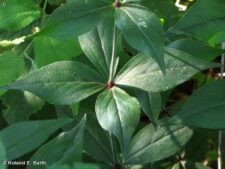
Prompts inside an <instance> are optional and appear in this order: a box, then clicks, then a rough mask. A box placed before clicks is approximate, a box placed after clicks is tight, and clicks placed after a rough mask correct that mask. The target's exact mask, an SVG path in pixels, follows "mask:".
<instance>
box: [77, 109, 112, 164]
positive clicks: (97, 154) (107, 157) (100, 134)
mask: <svg viewBox="0 0 225 169" xmlns="http://www.w3.org/2000/svg"><path fill="white" fill-rule="evenodd" d="M80 112H84V113H86V114H87V124H86V126H85V134H84V150H85V151H86V152H87V153H88V154H90V155H91V156H92V157H93V158H95V159H98V160H100V161H103V162H110V163H112V162H113V160H114V159H113V158H114V157H113V152H112V148H111V146H110V137H109V133H108V132H106V131H105V130H103V129H102V127H101V126H100V125H99V123H98V120H97V118H96V115H95V112H94V111H91V110H89V109H86V108H81V110H80ZM93 126H94V127H93ZM93 145H95V146H93Z"/></svg>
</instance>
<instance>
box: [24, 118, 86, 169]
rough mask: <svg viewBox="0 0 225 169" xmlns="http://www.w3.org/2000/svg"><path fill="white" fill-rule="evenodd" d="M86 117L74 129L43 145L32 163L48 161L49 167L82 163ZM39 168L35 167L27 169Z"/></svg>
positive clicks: (40, 167)
mask: <svg viewBox="0 0 225 169" xmlns="http://www.w3.org/2000/svg"><path fill="white" fill-rule="evenodd" d="M85 122H86V116H84V117H83V119H82V120H81V122H80V123H79V124H78V125H77V126H75V127H74V128H73V129H71V130H69V131H67V132H63V133H60V134H59V135H58V136H57V137H56V138H54V139H53V140H51V141H49V142H48V143H47V144H45V145H43V146H42V147H41V148H40V149H39V150H38V151H37V152H36V153H35V154H34V155H33V156H32V157H31V159H30V161H46V163H47V164H48V165H52V164H54V163H57V164H58V165H59V164H69V165H71V164H73V163H74V162H75V161H80V160H81V157H82V147H83V134H84V126H85ZM35 168H37V167H36V166H34V165H30V166H28V168H27V169H35ZM42 168H43V169H44V168H45V166H38V169H42Z"/></svg>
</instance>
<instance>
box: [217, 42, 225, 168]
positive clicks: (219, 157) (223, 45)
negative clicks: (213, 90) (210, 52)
mask: <svg viewBox="0 0 225 169" xmlns="http://www.w3.org/2000/svg"><path fill="white" fill-rule="evenodd" d="M222 49H225V43H222ZM224 58H225V54H223V55H222V57H221V64H222V66H221V68H220V73H221V79H223V73H224ZM222 136H223V131H219V133H218V157H217V165H218V169H222V139H223V138H222Z"/></svg>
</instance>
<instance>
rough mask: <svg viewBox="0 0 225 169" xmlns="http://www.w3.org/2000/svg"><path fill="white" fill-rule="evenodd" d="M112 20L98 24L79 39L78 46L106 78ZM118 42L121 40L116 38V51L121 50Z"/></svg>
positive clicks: (111, 37) (111, 38)
mask: <svg viewBox="0 0 225 169" xmlns="http://www.w3.org/2000/svg"><path fill="white" fill-rule="evenodd" d="M114 20H115V19H114V18H107V19H105V20H104V21H102V22H100V23H99V24H98V25H97V28H95V29H93V30H91V31H90V32H88V33H86V34H84V35H82V36H80V37H79V41H80V45H81V47H82V49H83V51H84V53H85V54H86V56H87V57H88V59H89V60H90V61H91V62H92V63H93V65H94V66H95V67H96V68H97V69H98V71H99V72H101V73H103V74H104V76H105V77H107V78H108V76H109V69H110V62H111V57H112V45H113V43H112V42H113V33H114V32H113V29H114ZM118 36H119V34H118V35H117V37H118ZM119 40H121V39H120V38H117V46H116V49H117V51H118V50H119V49H120V48H121V47H120V46H121V41H119Z"/></svg>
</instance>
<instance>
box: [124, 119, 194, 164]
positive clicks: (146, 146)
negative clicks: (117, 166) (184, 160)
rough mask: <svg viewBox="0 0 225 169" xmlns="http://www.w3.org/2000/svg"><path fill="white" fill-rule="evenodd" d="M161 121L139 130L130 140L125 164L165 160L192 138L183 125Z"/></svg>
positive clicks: (188, 130)
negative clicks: (156, 124)
mask: <svg viewBox="0 0 225 169" xmlns="http://www.w3.org/2000/svg"><path fill="white" fill-rule="evenodd" d="M170 120H172V119H169V120H164V121H161V122H162V124H159V125H158V126H157V128H155V127H154V126H153V125H152V124H150V125H147V126H146V127H144V128H143V129H142V130H140V131H139V132H138V133H137V134H136V135H135V136H134V138H133V139H132V141H131V144H130V149H129V154H128V155H127V156H125V162H124V163H125V164H129V165H130V164H143V163H149V162H154V161H159V160H162V159H165V158H167V157H169V156H172V155H174V154H175V153H177V152H178V151H180V150H181V149H182V148H183V147H184V145H185V144H186V143H187V142H188V140H189V139H190V138H191V136H192V130H191V129H189V128H188V127H186V126H184V125H183V124H177V123H174V122H170Z"/></svg>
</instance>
